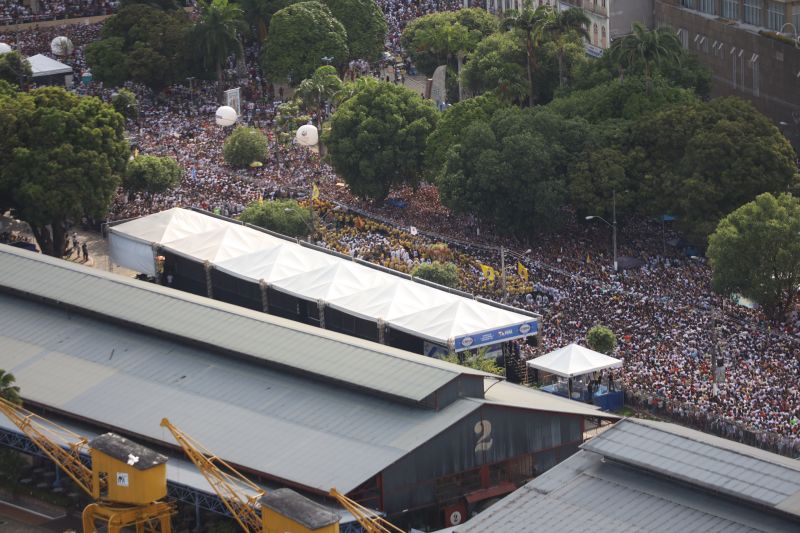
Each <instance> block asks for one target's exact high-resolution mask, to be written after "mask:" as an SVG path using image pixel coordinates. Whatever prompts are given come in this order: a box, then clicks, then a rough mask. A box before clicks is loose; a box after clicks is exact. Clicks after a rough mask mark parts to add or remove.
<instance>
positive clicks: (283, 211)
mask: <svg viewBox="0 0 800 533" xmlns="http://www.w3.org/2000/svg"><path fill="white" fill-rule="evenodd" d="M239 220H241V221H242V222H246V223H248V224H253V225H254V226H259V227H262V228H267V229H269V230H272V231H275V232H277V233H280V234H282V235H287V236H289V237H302V236H305V235H309V234H310V233H313V226H312V220H313V219H312V213H311V210H310V209H309V208H307V207H303V206H301V205H300V204H298V203H297V202H296V201H295V200H275V201H273V202H264V201H262V202H253V203H251V204H250V205H248V206H247V207H246V208H245V210H244V211H242V214H241V215H240V216H239Z"/></svg>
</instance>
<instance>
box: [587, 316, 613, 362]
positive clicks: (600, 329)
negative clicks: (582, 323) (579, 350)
mask: <svg viewBox="0 0 800 533" xmlns="http://www.w3.org/2000/svg"><path fill="white" fill-rule="evenodd" d="M586 345H587V346H588V347H589V348H591V349H592V350H594V351H596V352H600V353H604V354H606V355H611V354H612V353H614V350H615V349H616V348H617V336H616V335H614V332H613V331H611V330H610V329H608V328H607V327H605V326H601V325H599V324H598V325H596V326H592V327H591V328H589V331H587V332H586Z"/></svg>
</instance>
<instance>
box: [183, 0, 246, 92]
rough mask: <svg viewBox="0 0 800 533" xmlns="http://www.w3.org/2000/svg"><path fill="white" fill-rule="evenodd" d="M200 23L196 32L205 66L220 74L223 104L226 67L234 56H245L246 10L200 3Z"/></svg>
mask: <svg viewBox="0 0 800 533" xmlns="http://www.w3.org/2000/svg"><path fill="white" fill-rule="evenodd" d="M198 5H199V6H200V20H199V21H198V22H197V24H196V25H195V27H194V29H193V33H194V39H195V42H196V43H199V45H200V47H199V48H200V52H201V58H202V62H203V65H204V66H205V68H206V69H211V68H213V69H214V71H215V72H216V74H217V99H218V101H219V102H222V94H223V91H222V65H223V64H224V63H225V61H226V60H227V59H228V57H229V56H230V55H231V54H235V55H236V57H237V58H242V57H243V56H244V50H243V48H242V43H241V40H240V39H241V36H242V34H244V33H245V32H247V23H245V21H244V15H243V11H242V9H241V8H240V7H239V6H238V5H237V4H231V3H228V0H210V2H209V1H205V0H200V1H199V2H198Z"/></svg>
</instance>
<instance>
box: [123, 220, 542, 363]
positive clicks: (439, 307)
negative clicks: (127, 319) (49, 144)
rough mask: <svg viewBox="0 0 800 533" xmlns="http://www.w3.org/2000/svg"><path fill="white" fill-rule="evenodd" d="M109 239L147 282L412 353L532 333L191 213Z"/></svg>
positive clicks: (383, 275)
mask: <svg viewBox="0 0 800 533" xmlns="http://www.w3.org/2000/svg"><path fill="white" fill-rule="evenodd" d="M108 235H109V248H110V254H111V258H112V260H113V261H114V263H116V264H118V265H120V266H124V267H126V268H130V269H132V270H135V271H137V272H141V273H144V274H148V275H151V276H155V275H157V274H162V273H161V272H159V268H161V269H163V275H162V276H161V277H162V278H163V277H166V276H169V279H170V285H171V286H172V287H174V288H177V289H181V290H184V291H187V292H190V293H192V294H197V295H202V296H208V297H210V298H214V299H217V300H221V301H224V302H228V303H233V304H236V305H239V306H242V307H247V308H248V309H253V310H256V311H263V312H266V313H270V314H272V315H276V316H281V317H284V318H289V319H291V320H295V321H298V322H302V323H305V324H310V325H315V326H319V327H322V328H324V329H329V330H332V331H338V332H340V333H346V334H348V335H352V336H355V337H359V338H362V339H366V340H370V341H374V342H380V343H382V344H387V345H389V346H394V347H397V348H401V349H404V350H409V351H412V352H415V353H424V354H428V355H431V354H433V353H447V352H448V351H450V350H453V351H463V350H468V349H475V348H477V347H480V346H495V347H496V346H499V345H500V344H501V343H504V342H507V341H510V340H513V339H520V338H526V337H528V336H534V335H536V333H537V331H538V327H539V321H538V318H539V317H538V315H535V314H533V313H529V312H527V311H523V310H520V309H515V308H511V307H508V306H505V305H502V304H497V303H495V302H490V301H488V300H480V301H479V300H477V299H475V298H474V297H472V296H471V295H466V294H465V293H460V292H458V291H454V290H452V289H447V288H446V287H438V286H436V287H434V286H431V285H432V284H431V283H430V282H427V281H424V280H423V281H420V280H416V279H412V278H411V277H410V276H408V275H405V274H402V273H400V272H395V271H391V270H389V269H386V268H383V267H376V266H375V265H370V264H369V263H367V262H365V261H361V260H354V259H353V258H351V257H347V256H344V255H342V254H339V253H336V252H332V251H330V250H325V249H323V248H319V247H316V246H314V245H310V244H307V243H302V242H300V241H295V240H293V239H287V238H286V237H283V236H279V235H277V234H273V233H271V232H267V231H265V230H262V229H260V228H256V227H255V226H250V225H242V224H241V223H238V222H236V221H232V220H227V219H222V218H218V217H215V216H211V215H208V214H204V213H201V212H196V211H192V210H187V209H181V208H173V209H169V210H166V211H162V212H160V213H155V214H152V215H148V216H145V217H141V218H137V219H134V220H131V221H127V222H122V223H119V224H115V225H111V226H109V228H108ZM157 257H163V258H164V260H163V262H162V263H161V264H160V265H159V263H158V262H157V261H156V258H157Z"/></svg>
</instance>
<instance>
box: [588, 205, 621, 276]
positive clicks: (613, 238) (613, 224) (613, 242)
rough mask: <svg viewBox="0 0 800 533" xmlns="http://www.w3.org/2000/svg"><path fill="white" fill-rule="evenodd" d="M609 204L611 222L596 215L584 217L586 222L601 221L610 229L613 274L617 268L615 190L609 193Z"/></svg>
mask: <svg viewBox="0 0 800 533" xmlns="http://www.w3.org/2000/svg"><path fill="white" fill-rule="evenodd" d="M611 202H612V203H611V214H612V218H611V222H609V221H608V220H606V219H604V218H603V217H601V216H597V215H589V216H587V217H586V220H592V219H594V218H596V219H598V220H602V221H603V222H605V223H606V225H608V226H609V227H610V228H611V246H612V248H613V251H614V272H617V271H618V266H617V191H616V190H612V191H611Z"/></svg>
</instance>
